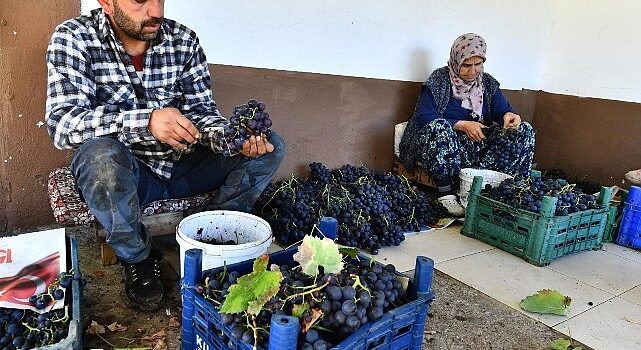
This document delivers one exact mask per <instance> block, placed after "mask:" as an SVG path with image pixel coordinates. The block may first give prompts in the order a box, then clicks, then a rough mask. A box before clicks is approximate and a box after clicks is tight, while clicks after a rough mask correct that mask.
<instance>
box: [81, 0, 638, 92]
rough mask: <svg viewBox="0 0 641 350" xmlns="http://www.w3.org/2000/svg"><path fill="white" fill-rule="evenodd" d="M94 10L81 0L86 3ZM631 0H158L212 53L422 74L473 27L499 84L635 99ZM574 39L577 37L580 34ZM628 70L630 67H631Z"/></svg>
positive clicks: (354, 72)
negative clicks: (631, 65) (482, 40)
mask: <svg viewBox="0 0 641 350" xmlns="http://www.w3.org/2000/svg"><path fill="white" fill-rule="evenodd" d="M94 7H97V2H96V1H95V0H82V8H83V11H85V12H86V11H87V10H88V9H90V8H94ZM639 12H641V1H637V0H610V1H599V0H563V1H554V0H537V1H529V0H492V1H490V0H486V1H480V2H479V1H478V0H459V1H456V2H454V1H447V0H403V1H397V0H377V1H371V0H342V1H341V0H324V1H316V2H307V1H295V0H269V1H267V0H253V1H250V0H217V1H211V0H209V1H208V0H180V1H178V0H166V3H165V14H166V16H167V17H169V18H172V19H175V20H177V21H179V22H181V23H183V24H185V25H187V26H189V27H191V28H192V29H194V30H196V32H197V33H198V34H199V36H200V39H201V42H202V45H203V47H204V48H205V52H206V53H207V57H208V60H209V62H211V63H218V64H227V65H237V66H249V67H258V68H272V69H282V70H289V71H301V72H314V73H325V74H337V75H346V76H357V77H368V78H380V79H393V80H409V81H423V80H424V79H425V78H426V76H427V75H428V74H429V72H431V71H432V70H433V69H435V68H437V67H440V66H443V65H445V63H446V61H447V59H448V56H449V49H450V45H451V43H452V41H453V40H454V39H455V38H456V37H457V36H458V35H459V34H461V33H464V32H477V33H479V34H481V35H483V36H484V37H485V39H486V41H487V43H488V60H487V63H486V71H487V72H490V73H491V74H492V75H494V76H495V77H496V78H498V79H499V81H500V82H501V83H502V87H503V88H507V89H521V88H526V89H533V90H545V91H549V92H554V93H563V94H569V95H578V96H589V97H601V98H608V99H615V100H624V101H633V102H641V94H640V93H639V92H638V91H637V90H636V89H634V88H633V87H635V86H641V74H631V73H630V71H631V70H630V68H628V67H626V65H625V64H626V63H627V62H626V61H627V60H629V59H634V58H636V57H638V56H639V54H641V45H635V44H636V42H635V41H634V40H632V39H633V38H632V35H633V33H641V21H636V19H635V14H637V13H639ZM578 39H580V40H578ZM632 71H634V69H633V68H632Z"/></svg>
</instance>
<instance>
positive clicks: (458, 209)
mask: <svg viewBox="0 0 641 350" xmlns="http://www.w3.org/2000/svg"><path fill="white" fill-rule="evenodd" d="M437 201H439V203H441V204H443V206H444V207H445V209H446V210H447V213H448V214H450V215H451V216H453V217H457V218H460V217H464V216H465V208H463V206H461V204H460V203H459V202H458V199H457V198H456V196H455V195H453V194H448V195H446V196H442V197H439V198H438V199H437Z"/></svg>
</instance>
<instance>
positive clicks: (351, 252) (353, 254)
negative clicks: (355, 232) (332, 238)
mask: <svg viewBox="0 0 641 350" xmlns="http://www.w3.org/2000/svg"><path fill="white" fill-rule="evenodd" d="M338 251H339V252H340V253H341V254H343V255H346V256H349V257H350V258H353V259H357V258H358V253H359V252H360V250H359V249H358V248H354V247H340V248H338Z"/></svg>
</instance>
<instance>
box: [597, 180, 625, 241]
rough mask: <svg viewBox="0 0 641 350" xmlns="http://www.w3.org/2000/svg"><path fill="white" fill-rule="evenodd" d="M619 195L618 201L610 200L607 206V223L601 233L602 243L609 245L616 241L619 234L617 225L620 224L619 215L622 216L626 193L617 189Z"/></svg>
mask: <svg viewBox="0 0 641 350" xmlns="http://www.w3.org/2000/svg"><path fill="white" fill-rule="evenodd" d="M618 192H620V193H621V195H620V199H619V200H617V201H615V200H614V199H612V201H610V205H609V206H608V221H607V222H606V223H605V230H604V231H603V242H604V243H611V242H614V241H616V239H617V234H618V233H619V223H620V222H621V214H623V207H624V204H625V199H626V197H627V195H628V191H626V190H624V189H619V190H618Z"/></svg>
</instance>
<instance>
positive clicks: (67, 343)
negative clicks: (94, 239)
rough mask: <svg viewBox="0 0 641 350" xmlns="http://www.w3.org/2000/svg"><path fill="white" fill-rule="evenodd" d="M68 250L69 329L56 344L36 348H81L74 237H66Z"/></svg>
mask: <svg viewBox="0 0 641 350" xmlns="http://www.w3.org/2000/svg"><path fill="white" fill-rule="evenodd" d="M67 240H68V243H67V246H68V250H67V256H68V257H70V259H71V268H72V269H73V280H72V282H71V299H67V303H69V302H70V305H69V307H70V314H71V320H70V321H69V331H68V332H67V338H65V339H63V340H61V341H60V342H58V343H56V344H51V345H47V346H42V347H39V348H36V349H38V350H82V349H84V347H83V341H82V334H83V332H82V318H81V309H82V288H83V283H82V275H81V274H80V267H79V264H78V243H77V242H76V240H75V238H71V237H69V238H67Z"/></svg>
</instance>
